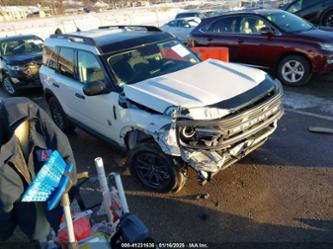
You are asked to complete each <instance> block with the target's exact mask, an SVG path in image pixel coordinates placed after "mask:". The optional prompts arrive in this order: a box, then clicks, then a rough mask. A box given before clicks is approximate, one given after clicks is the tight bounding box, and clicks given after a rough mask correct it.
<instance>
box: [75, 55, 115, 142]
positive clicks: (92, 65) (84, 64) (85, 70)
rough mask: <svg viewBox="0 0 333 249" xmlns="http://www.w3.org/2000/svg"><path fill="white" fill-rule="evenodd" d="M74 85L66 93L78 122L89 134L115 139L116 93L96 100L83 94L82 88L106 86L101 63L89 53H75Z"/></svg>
mask: <svg viewBox="0 0 333 249" xmlns="http://www.w3.org/2000/svg"><path fill="white" fill-rule="evenodd" d="M76 58H77V67H76V68H77V81H76V82H75V84H73V85H72V89H73V91H71V92H70V93H69V95H70V96H69V97H71V98H72V108H73V109H74V110H75V112H76V115H77V119H78V121H79V122H80V123H81V124H82V125H84V126H86V127H88V128H90V129H91V130H93V131H95V132H97V133H99V134H101V135H103V136H105V137H107V138H109V139H111V140H114V141H115V140H116V139H117V137H118V136H117V135H118V134H116V133H117V122H119V119H117V113H116V112H117V109H116V108H117V103H118V93H115V92H111V93H107V94H100V95H97V96H87V95H85V94H84V92H83V86H84V84H87V83H91V82H104V83H105V84H107V77H106V73H105V71H104V69H103V66H102V63H101V61H100V59H99V58H98V57H96V56H95V55H94V54H93V53H90V52H87V51H81V50H78V51H77V57H76Z"/></svg>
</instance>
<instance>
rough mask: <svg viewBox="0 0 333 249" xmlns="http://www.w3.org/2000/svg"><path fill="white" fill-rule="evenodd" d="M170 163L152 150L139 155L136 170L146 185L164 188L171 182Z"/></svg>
mask: <svg viewBox="0 0 333 249" xmlns="http://www.w3.org/2000/svg"><path fill="white" fill-rule="evenodd" d="M168 167H169V166H168V163H167V161H166V160H164V159H163V158H162V157H159V156H158V155H157V154H154V153H151V152H143V153H141V154H139V155H137V157H136V160H135V171H136V173H137V175H138V177H139V178H140V179H141V180H142V182H144V183H145V185H147V186H150V187H152V188H158V189H159V188H164V187H165V186H167V185H168V184H169V183H170V177H171V176H170V172H169V169H168Z"/></svg>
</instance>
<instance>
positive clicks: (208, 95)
mask: <svg viewBox="0 0 333 249" xmlns="http://www.w3.org/2000/svg"><path fill="white" fill-rule="evenodd" d="M265 77H266V73H265V72H263V71H261V70H258V69H253V68H249V67H245V66H241V65H238V64H232V63H224V62H221V61H218V60H213V59H210V60H206V61H204V62H201V63H199V64H197V65H194V66H192V67H189V68H186V69H183V70H180V71H177V72H174V73H170V74H165V75H162V76H159V77H156V78H152V79H148V80H144V81H141V82H138V83H135V84H132V85H125V86H124V93H125V96H126V97H127V98H128V99H130V100H132V101H134V102H136V103H139V104H141V105H144V106H147V107H149V108H151V109H153V110H155V111H158V112H160V113H163V112H164V111H165V110H166V109H167V108H168V107H170V106H176V107H185V108H195V107H204V106H208V105H213V104H216V103H218V102H221V101H224V100H228V99H230V98H233V97H235V96H237V95H239V94H241V93H244V92H246V91H248V90H250V89H252V88H254V87H255V86H257V85H258V84H259V83H261V82H262V81H264V80H265Z"/></svg>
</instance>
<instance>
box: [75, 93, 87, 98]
mask: <svg viewBox="0 0 333 249" xmlns="http://www.w3.org/2000/svg"><path fill="white" fill-rule="evenodd" d="M75 97H77V98H79V99H85V98H86V97H85V96H83V95H82V94H80V93H75Z"/></svg>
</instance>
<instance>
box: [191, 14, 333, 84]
mask: <svg viewBox="0 0 333 249" xmlns="http://www.w3.org/2000/svg"><path fill="white" fill-rule="evenodd" d="M190 39H192V40H193V42H192V43H194V44H196V45H197V46H223V47H228V48H229V52H230V61H231V62H238V63H242V64H247V65H251V66H254V67H258V68H261V69H264V70H267V71H269V72H271V73H273V74H276V75H277V77H278V78H279V79H280V80H281V81H282V82H283V83H284V84H286V85H291V86H299V85H304V84H306V83H307V82H309V80H310V79H311V76H312V74H313V73H319V74H320V73H327V72H330V71H332V70H333V32H332V31H330V29H328V28H317V27H315V26H313V25H312V24H310V23H309V22H307V21H305V20H304V19H302V18H300V17H298V16H296V15H294V14H291V13H289V12H286V11H283V10H278V9H276V10H265V9H258V10H243V11H239V12H233V13H227V14H224V15H222V16H218V17H213V18H208V19H204V20H203V21H202V22H201V23H200V24H199V25H198V26H197V27H196V28H195V29H194V30H193V31H192V32H191V38H190Z"/></svg>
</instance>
